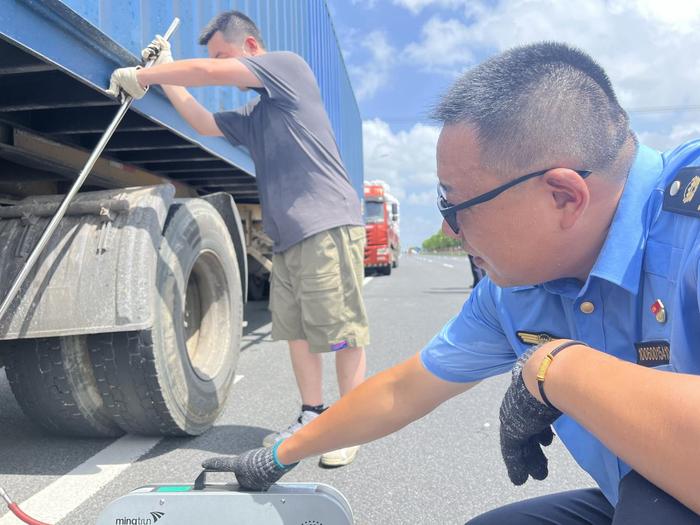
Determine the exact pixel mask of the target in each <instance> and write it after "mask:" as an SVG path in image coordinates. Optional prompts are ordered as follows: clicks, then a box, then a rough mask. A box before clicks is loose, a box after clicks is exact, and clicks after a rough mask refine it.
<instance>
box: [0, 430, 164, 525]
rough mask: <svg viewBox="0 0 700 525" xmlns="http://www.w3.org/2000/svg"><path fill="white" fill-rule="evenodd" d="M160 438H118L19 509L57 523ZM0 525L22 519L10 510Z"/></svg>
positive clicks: (17, 522)
mask: <svg viewBox="0 0 700 525" xmlns="http://www.w3.org/2000/svg"><path fill="white" fill-rule="evenodd" d="M160 440H161V438H145V437H140V436H124V437H123V438H119V439H118V440H116V441H115V442H114V443H112V444H111V445H109V446H107V447H106V448H104V449H102V450H101V451H100V452H98V453H97V454H95V455H94V456H92V457H91V458H90V459H88V460H87V461H86V462H85V463H82V464H81V465H78V466H77V467H76V468H74V469H73V470H71V471H70V472H69V473H68V474H66V475H65V476H63V477H61V478H59V479H57V480H56V481H54V482H53V483H51V484H50V485H49V486H47V487H46V488H44V489H43V490H41V491H39V492H37V493H36V494H34V495H33V496H32V497H31V498H29V499H28V500H27V501H25V502H22V503H20V508H21V509H22V510H23V511H24V512H26V513H27V514H29V515H30V516H33V517H34V518H36V519H40V520H41V521H46V522H48V523H57V522H59V521H61V520H62V519H63V518H65V517H66V516H67V515H68V514H69V513H70V512H71V511H72V510H73V509H76V508H77V507H79V506H80V505H81V504H82V503H84V502H85V501H86V500H87V499H88V498H90V497H91V496H93V495H94V494H95V493H97V492H98V491H99V490H100V489H101V488H102V487H104V486H105V485H107V484H108V483H109V482H111V481H112V480H113V479H114V478H116V477H117V476H118V475H119V474H121V473H122V472H123V471H125V470H126V469H127V468H129V467H130V466H131V464H132V463H133V462H134V461H136V460H137V459H139V458H140V457H141V456H143V455H144V454H145V453H146V452H148V451H149V450H151V449H152V448H153V447H154V446H155V445H156V444H157V443H158V442H159V441H160ZM10 488H11V487H10ZM0 525H22V522H21V521H20V520H19V519H18V518H17V517H15V516H14V514H11V513H10V514H7V515H5V516H3V517H2V518H0Z"/></svg>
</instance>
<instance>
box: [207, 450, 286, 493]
mask: <svg viewBox="0 0 700 525" xmlns="http://www.w3.org/2000/svg"><path fill="white" fill-rule="evenodd" d="M276 451H277V446H275V447H273V448H266V447H262V448H256V449H253V450H249V451H248V452H244V453H243V454H241V455H240V456H222V457H214V458H209V459H207V460H205V461H204V462H203V463H202V467H203V468H206V469H211V470H218V471H225V472H233V473H234V474H235V476H236V479H237V480H238V484H239V485H240V487H241V488H243V489H246V490H259V491H265V490H267V489H269V488H270V486H271V485H272V484H273V483H275V482H276V481H277V480H278V479H280V478H281V477H282V476H283V475H285V474H286V473H287V472H289V471H290V470H292V469H293V468H294V467H296V466H297V463H294V464H293V465H282V464H281V463H279V461H276V460H275V456H274V454H275V453H276Z"/></svg>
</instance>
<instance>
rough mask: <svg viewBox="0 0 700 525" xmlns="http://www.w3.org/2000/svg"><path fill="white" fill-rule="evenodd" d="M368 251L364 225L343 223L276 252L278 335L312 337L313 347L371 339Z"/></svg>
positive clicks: (330, 348)
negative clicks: (364, 293) (365, 290)
mask: <svg viewBox="0 0 700 525" xmlns="http://www.w3.org/2000/svg"><path fill="white" fill-rule="evenodd" d="M364 250H365V229H364V227H363V226H340V227H337V228H333V229H330V230H327V231H323V232H320V233H317V234H316V235H313V236H311V237H309V238H307V239H304V240H303V241H301V242H300V243H298V244H295V245H294V246H292V247H291V248H289V249H288V250H286V251H284V252H282V253H276V254H274V256H273V258H272V284H271V288H270V310H271V312H272V338H273V339H275V340H286V341H291V340H296V339H303V340H306V341H308V342H309V347H310V349H311V351H312V352H334V351H337V350H342V349H343V348H354V347H357V346H366V345H367V344H369V327H368V322H367V312H366V311H365V304H364V301H363V299H362V283H363V281H364V277H365V269H364V257H365V254H364Z"/></svg>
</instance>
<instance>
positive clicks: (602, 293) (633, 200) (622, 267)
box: [421, 141, 700, 505]
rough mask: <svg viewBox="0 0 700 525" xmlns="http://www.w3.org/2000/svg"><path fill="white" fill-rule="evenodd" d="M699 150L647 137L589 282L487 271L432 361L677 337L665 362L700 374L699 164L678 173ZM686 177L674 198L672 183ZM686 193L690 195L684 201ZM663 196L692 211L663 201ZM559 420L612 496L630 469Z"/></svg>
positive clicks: (482, 367)
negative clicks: (504, 282) (534, 281)
mask: <svg viewBox="0 0 700 525" xmlns="http://www.w3.org/2000/svg"><path fill="white" fill-rule="evenodd" d="M698 157H700V141H693V142H689V143H687V144H685V145H683V146H681V147H679V148H677V149H676V150H674V151H672V152H669V153H666V154H661V153H658V152H656V151H654V150H652V149H649V148H647V147H644V146H640V147H639V148H638V151H637V155H636V157H635V161H634V164H633V166H632V169H631V171H630V174H629V176H628V179H627V182H626V184H625V188H624V191H623V194H622V198H621V200H620V203H619V205H618V208H617V211H616V213H615V216H614V218H613V222H612V225H611V228H610V231H609V233H608V236H607V238H606V240H605V243H604V245H603V248H602V250H601V253H600V254H599V256H598V259H597V261H596V263H595V265H594V267H593V270H592V272H591V275H590V276H589V278H588V279H587V280H586V282H585V283H583V285H582V286H581V284H580V282H578V281H577V280H575V279H559V280H556V281H550V282H547V283H544V284H541V285H537V286H521V287H512V288H501V287H499V286H496V285H495V284H493V283H492V282H491V281H490V280H489V279H488V278H487V279H484V280H483V281H481V282H480V283H479V284H478V286H477V287H476V288H475V289H474V291H473V292H472V294H471V295H470V296H469V299H468V300H467V302H466V303H465V304H464V306H463V307H462V310H461V312H460V313H459V315H457V316H456V317H455V318H453V319H452V320H450V321H449V322H448V323H447V324H446V325H445V326H444V327H443V329H442V330H441V331H440V333H439V334H437V335H436V336H435V337H434V338H433V339H432V341H430V342H429V343H428V345H427V346H426V347H425V348H424V349H423V350H422V352H421V358H422V361H423V364H424V365H425V367H426V368H427V369H428V370H429V371H430V372H431V373H433V374H435V375H436V376H437V377H440V378H442V379H444V380H447V381H453V382H471V381H478V380H480V379H484V378H486V377H489V376H493V375H495V374H500V373H503V372H507V371H510V370H511V368H512V366H513V364H514V362H515V360H516V359H517V357H518V356H519V355H521V354H522V353H523V352H525V351H526V350H528V349H529V348H530V347H531V345H532V344H533V341H532V339H533V337H536V335H539V334H541V335H542V336H543V337H547V336H551V337H554V338H567V339H568V338H570V339H578V340H580V341H584V342H586V343H587V344H588V345H590V346H591V347H593V348H595V349H598V350H601V351H603V352H606V353H608V354H611V355H614V356H617V357H619V358H621V359H624V360H626V361H631V362H638V351H637V347H636V346H635V343H637V344H639V343H648V344H649V346H651V347H655V346H656V347H658V344H659V343H658V342H666V343H669V342H670V365H666V366H663V365H662V366H663V368H667V369H673V370H675V371H678V372H684V373H692V374H700V308H699V307H698V302H699V295H700V286H698V274H699V261H700V243H699V242H698V241H700V238H699V232H700V211H699V210H700V190H698V191H697V194H695V193H694V190H693V188H692V186H693V185H695V186H697V184H698V183H700V169H697V172H693V170H692V169H691V170H683V171H681V172H679V169H681V168H683V167H685V166H694V165H698V164H699V162H698V161H697V159H698ZM696 175H697V176H698V178H697V180H695V181H694V182H692V181H693V180H694V177H695V176H696ZM679 178H680V179H682V182H681V184H680V185H678V184H677V185H676V186H677V187H679V188H680V189H679V190H678V191H677V192H671V193H673V194H674V197H673V198H672V196H671V193H669V191H670V186H671V184H672V183H673V181H674V180H677V179H679ZM688 181H691V182H688ZM691 194H692V195H691ZM684 196H685V198H686V200H687V198H688V196H690V201H689V202H688V203H686V204H682V205H680V203H681V201H682V199H683V198H684ZM664 198H666V199H667V200H670V201H673V202H674V203H676V204H677V207H678V205H680V206H681V207H682V208H683V209H684V210H685V212H687V213H688V215H684V214H680V213H677V212H672V211H667V210H664V209H663V208H664V207H666V206H665V205H664ZM693 214H695V216H689V215H693ZM656 300H660V301H661V302H662V303H663V305H664V306H665V310H666V316H667V320H666V322H665V323H662V322H659V321H658V320H657V318H656V316H655V315H654V313H652V311H651V306H652V304H653V303H654V302H655V301H656ZM584 302H590V303H592V304H593V307H594V309H593V311H592V312H590V313H584V311H582V310H581V304H582V303H584ZM584 310H590V308H587V309H586V308H584ZM554 427H555V429H556V432H557V435H558V436H559V437H560V438H561V440H562V442H563V443H564V444H565V445H566V447H567V448H568V449H569V451H570V452H571V454H572V455H573V457H574V458H575V459H576V461H577V462H578V463H579V465H581V467H583V468H584V469H585V470H586V471H587V472H588V473H589V474H590V475H591V476H592V477H593V479H595V481H596V482H597V483H598V485H599V486H600V488H601V490H602V491H603V493H604V494H605V496H606V497H607V499H608V500H610V502H611V503H612V504H613V505H615V504H616V503H617V499H618V484H619V482H620V479H621V478H622V477H623V476H624V475H625V474H627V473H628V472H629V470H630V468H629V467H628V466H627V465H625V464H624V463H623V462H622V461H621V460H620V459H619V458H618V457H616V456H615V454H613V453H612V452H610V451H609V450H608V449H607V448H606V447H605V446H604V445H603V444H602V443H601V442H600V441H599V440H598V439H596V438H595V437H594V436H593V435H592V434H591V433H590V432H588V431H587V430H586V429H584V428H583V427H582V426H581V425H579V424H578V423H576V421H574V420H573V419H572V418H570V417H568V416H566V415H564V416H562V417H560V418H559V419H558V420H557V421H556V423H555V424H554Z"/></svg>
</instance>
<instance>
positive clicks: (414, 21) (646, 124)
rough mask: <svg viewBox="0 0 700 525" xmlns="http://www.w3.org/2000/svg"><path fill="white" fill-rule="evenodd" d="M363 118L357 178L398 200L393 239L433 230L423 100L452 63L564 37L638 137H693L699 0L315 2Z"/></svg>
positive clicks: (431, 142)
mask: <svg viewBox="0 0 700 525" xmlns="http://www.w3.org/2000/svg"><path fill="white" fill-rule="evenodd" d="M327 1H328V5H329V8H330V10H331V14H332V16H333V22H334V24H335V29H336V33H337V35H338V39H339V41H340V44H341V48H342V50H343V55H344V57H345V62H346V65H347V68H348V71H349V73H350V78H351V80H352V83H353V87H354V89H355V93H356V96H357V99H358V104H359V106H360V112H361V114H362V118H363V122H364V124H363V131H364V157H365V179H366V180H371V179H383V180H385V181H387V182H388V183H389V184H390V185H391V187H392V190H393V192H394V193H395V194H396V195H397V197H398V198H399V199H400V200H401V211H402V217H401V234H402V241H403V246H404V247H407V246H409V245H419V244H420V243H421V242H422V241H423V240H424V239H425V238H427V237H428V236H430V235H431V234H433V233H435V232H436V231H437V230H438V228H439V226H440V218H439V215H438V213H437V210H436V208H435V197H434V195H435V183H436V181H437V178H436V175H435V143H436V141H437V137H438V134H439V129H438V128H437V127H436V126H435V125H434V124H433V123H431V122H430V121H429V120H427V118H426V116H427V114H428V113H429V111H430V107H431V106H432V105H433V104H434V103H435V102H436V101H437V100H438V98H439V96H440V94H441V93H443V92H444V91H445V90H446V89H447V88H448V87H449V86H450V85H451V83H452V82H453V81H454V80H455V78H457V77H458V76H459V75H460V74H461V73H462V72H464V71H466V70H468V69H469V68H470V67H473V66H474V65H475V64H478V63H479V62H481V61H482V60H484V59H485V58H487V57H489V56H491V55H493V54H496V53H498V52H500V51H502V50H505V49H508V48H509V47H512V46H515V45H521V44H526V43H530V42H536V41H541V40H556V41H562V42H567V43H569V44H572V45H575V46H576V47H579V48H581V49H583V50H584V51H586V52H588V53H589V54H591V55H592V56H593V57H594V58H595V59H596V60H597V61H598V62H599V63H600V64H601V65H602V66H603V67H604V68H605V69H606V71H607V72H608V75H609V76H610V78H611V80H612V82H613V85H614V87H615V89H616V91H617V94H618V97H619V98H620V101H621V103H622V105H623V106H624V107H625V109H627V110H628V112H629V113H630V117H631V120H632V125H633V128H634V129H635V131H636V132H637V134H638V135H639V137H640V140H641V141H642V142H643V143H645V144H647V145H649V146H652V147H655V148H657V149H661V150H665V149H668V148H671V147H674V146H676V145H678V144H680V143H681V142H683V141H685V140H689V139H691V138H695V137H700V58H699V57H698V53H697V50H698V49H700V32H698V31H697V27H700V2H698V1H695V0H693V1H688V0H664V1H663V2H661V1H660V0H634V1H633V0H579V1H575V2H574V1H570V0H500V1H494V0H490V1H480V0H327Z"/></svg>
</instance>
